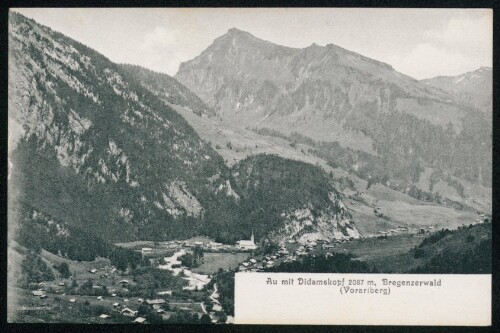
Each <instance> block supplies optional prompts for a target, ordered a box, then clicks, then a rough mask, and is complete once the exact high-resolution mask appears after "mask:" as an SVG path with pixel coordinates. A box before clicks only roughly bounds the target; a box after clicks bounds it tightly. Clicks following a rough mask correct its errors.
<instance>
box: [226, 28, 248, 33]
mask: <svg viewBox="0 0 500 333" xmlns="http://www.w3.org/2000/svg"><path fill="white" fill-rule="evenodd" d="M242 32H243V33H248V32H246V31H243V30H240V29H238V28H235V27H232V28H231V29H229V30H228V31H227V33H228V34H238V33H242Z"/></svg>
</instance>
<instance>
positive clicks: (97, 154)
mask: <svg viewBox="0 0 500 333" xmlns="http://www.w3.org/2000/svg"><path fill="white" fill-rule="evenodd" d="M9 51H10V56H9V115H8V116H9V156H8V158H9V163H10V164H9V166H10V168H9V223H15V221H18V222H19V223H21V225H20V228H19V231H20V232H21V234H22V235H24V236H23V237H21V238H22V239H23V240H24V241H23V242H22V244H23V245H26V244H29V243H34V242H38V241H40V242H39V243H40V244H42V247H43V248H45V249H46V250H49V251H52V252H53V253H57V252H61V253H67V255H68V256H72V257H73V258H92V257H93V256H96V255H103V256H104V255H106V253H107V252H106V251H109V248H108V247H107V245H106V244H107V242H110V241H125V240H137V239H149V240H164V239H174V238H186V237H191V236H194V235H200V234H205V235H209V236H213V237H215V238H217V239H219V240H222V241H225V242H233V241H235V240H238V239H242V238H243V237H249V233H250V232H251V230H252V228H255V232H256V236H257V239H258V240H261V239H264V238H271V239H283V237H284V236H283V235H285V233H284V232H283V230H289V232H288V231H287V232H288V234H287V235H290V236H293V237H299V236H300V237H307V236H304V234H308V233H311V234H312V235H311V237H323V238H336V237H345V236H352V237H357V235H359V233H358V231H357V229H356V227H355V226H354V224H353V223H352V221H351V220H350V216H349V215H348V213H346V211H345V209H344V208H343V203H342V201H341V199H340V197H339V196H338V195H337V194H336V191H335V189H334V187H333V186H332V185H328V184H326V183H325V182H326V180H327V175H326V174H325V173H324V172H323V171H321V170H320V169H318V168H315V167H313V166H311V165H302V164H300V165H298V164H297V162H294V161H290V160H286V159H282V158H279V157H275V156H274V157H271V156H258V157H255V159H254V160H248V161H246V162H245V163H244V164H241V165H238V166H234V167H233V168H238V169H237V170H240V172H238V171H234V170H233V169H230V168H229V167H228V166H227V165H225V163H224V161H223V159H222V158H221V157H220V156H219V155H218V154H217V153H216V152H215V151H214V150H213V149H212V147H211V146H210V145H209V144H207V143H206V142H205V141H203V140H201V139H200V137H199V136H198V135H197V133H196V132H195V131H194V130H193V128H192V127H191V126H190V125H189V124H188V123H187V122H186V121H185V120H184V118H183V117H182V116H180V115H179V114H178V113H177V112H176V111H175V110H174V109H173V108H172V107H171V106H175V107H183V108H186V109H190V110H192V111H193V112H194V113H197V114H201V115H210V113H211V110H210V109H209V108H208V107H206V105H205V104H204V103H203V102H202V101H201V100H200V99H199V98H197V97H196V96H195V95H194V94H193V93H191V92H190V91H189V90H188V89H186V88H185V87H183V86H182V85H181V84H179V83H178V82H176V81H175V79H172V78H171V77H169V76H167V75H163V74H159V73H154V72H152V71H149V70H145V69H141V68H139V67H134V66H126V65H125V66H124V65H117V64H114V63H112V62H110V61H109V60H108V59H107V58H105V57H104V56H102V55H101V54H99V53H97V52H96V51H94V50H92V49H90V48H88V47H86V46H84V45H82V44H80V43H78V42H77V41H74V40H72V39H70V38H68V37H65V36H64V35H62V34H60V33H57V32H55V31H52V30H51V29H49V28H47V27H44V26H41V25H39V24H37V23H36V22H35V21H33V20H31V19H28V18H25V17H24V16H22V15H19V14H16V13H11V14H10V17H9ZM252 161H254V162H252ZM257 162H259V163H257ZM264 162H266V163H264ZM252 164H255V166H253V167H251V169H254V170H255V172H254V173H251V174H247V172H248V171H249V166H250V165H252ZM263 166H265V168H263ZM259 170H261V171H259ZM286 170H288V171H286ZM293 170H295V171H293ZM285 171H286V172H285ZM292 171H293V172H292ZM299 171H301V172H304V175H309V177H308V178H307V179H308V180H309V182H310V183H309V182H307V183H306V182H301V183H297V184H294V179H295V177H298V175H300V174H301V172H299ZM255 175H258V177H260V178H258V179H260V180H259V181H258V182H254V181H253V178H252V177H253V176H255ZM291 175H294V176H293V177H292V176H291ZM243 177H244V178H243ZM268 179H269V181H271V182H272V183H279V184H287V185H286V186H285V187H283V189H281V188H269V187H268V185H266V184H267V181H268ZM249 184H250V185H251V186H252V187H251V188H250V187H248V186H250V185H249ZM271 190H272V191H274V194H273V192H271ZM254 191H257V193H260V192H258V191H264V192H263V193H265V195H264V196H259V195H255V193H256V192H254ZM283 191H289V192H286V193H285V192H283ZM315 191H318V193H315ZM306 192H307V193H310V194H309V195H300V196H298V195H297V193H306ZM285 194H286V195H285ZM291 194H293V195H294V197H293V198H294V200H292V197H291V196H290V195H291ZM271 198H273V199H274V201H273V202H274V204H273V205H274V206H272V207H268V206H262V207H265V209H264V211H265V212H267V213H268V214H265V215H262V214H261V213H260V212H261V210H260V208H261V206H260V205H261V204H263V201H262V200H263V199H264V200H267V201H268V202H271V201H270V200H271ZM268 199H269V200H268ZM301 209H302V210H304V209H305V210H308V209H309V210H310V211H309V214H306V215H307V216H306V217H305V220H304V219H302V218H299V217H298V215H297V214H298V213H297V212H298V210H301ZM301 212H302V211H301ZM280 214H285V217H282V216H281V215H280ZM287 214H288V215H290V214H291V215H290V216H288V215H287ZM42 217H43V218H42ZM270 218H272V219H273V223H271V224H269V223H268V222H269V219H270ZM54 221H55V222H54ZM283 228H285V229H283ZM287 228H288V229H287ZM292 229H293V230H292ZM31 230H33V233H32V232H31ZM35 231H36V232H35ZM292 231H293V232H292ZM277 233H279V235H281V236H280V237H281V238H280V237H278V236H276V235H277ZM297 233H300V235H298V234H297ZM40 237H42V238H44V240H42V241H41V240H40V239H38V241H37V238H40ZM103 240H104V242H103ZM76 243H78V244H76ZM76 248H77V249H76ZM90 249H91V250H90Z"/></svg>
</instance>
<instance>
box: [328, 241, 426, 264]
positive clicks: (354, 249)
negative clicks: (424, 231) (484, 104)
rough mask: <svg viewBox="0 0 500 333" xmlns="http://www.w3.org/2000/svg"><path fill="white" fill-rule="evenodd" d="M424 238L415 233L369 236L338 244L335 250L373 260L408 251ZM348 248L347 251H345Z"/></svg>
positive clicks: (364, 259) (361, 258) (360, 258)
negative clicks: (381, 236) (380, 237)
mask: <svg viewBox="0 0 500 333" xmlns="http://www.w3.org/2000/svg"><path fill="white" fill-rule="evenodd" d="M423 239H424V238H423V237H419V236H417V235H414V236H413V237H412V236H411V235H396V236H391V237H387V239H378V238H367V239H365V240H364V241H361V240H354V241H351V242H349V243H344V244H340V245H338V247H336V248H334V250H335V252H338V253H345V252H346V251H347V252H350V253H352V254H354V255H355V256H356V257H357V258H358V259H359V260H363V261H371V260H375V259H377V258H382V257H385V258H387V257H390V256H393V255H397V254H400V253H406V252H408V251H409V250H410V249H411V248H413V247H414V246H415V245H418V244H420V243H421V242H422V240H423ZM344 250H346V251H344Z"/></svg>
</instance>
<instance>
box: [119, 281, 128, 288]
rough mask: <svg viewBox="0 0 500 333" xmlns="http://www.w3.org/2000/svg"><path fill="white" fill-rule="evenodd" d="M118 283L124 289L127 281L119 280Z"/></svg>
mask: <svg viewBox="0 0 500 333" xmlns="http://www.w3.org/2000/svg"><path fill="white" fill-rule="evenodd" d="M119 283H120V284H121V285H122V287H125V286H126V285H128V280H121V281H120V282H119Z"/></svg>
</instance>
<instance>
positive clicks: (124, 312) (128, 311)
mask: <svg viewBox="0 0 500 333" xmlns="http://www.w3.org/2000/svg"><path fill="white" fill-rule="evenodd" d="M121 314H122V316H127V317H135V316H136V315H137V311H134V310H131V309H129V308H125V309H123V310H122V311H121Z"/></svg>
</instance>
